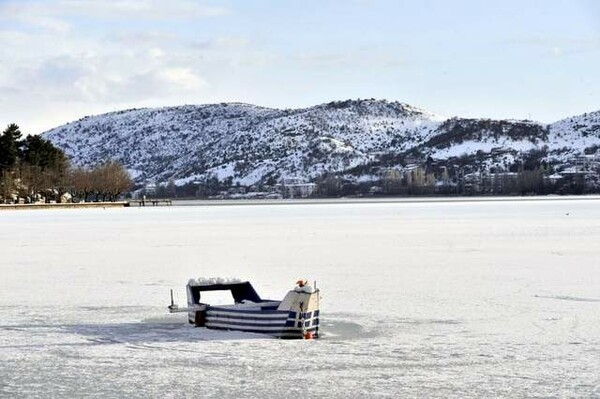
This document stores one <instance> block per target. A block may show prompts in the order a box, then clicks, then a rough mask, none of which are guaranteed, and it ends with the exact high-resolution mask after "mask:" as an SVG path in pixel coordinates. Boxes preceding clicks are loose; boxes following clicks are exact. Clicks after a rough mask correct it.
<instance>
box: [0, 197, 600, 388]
mask: <svg viewBox="0 0 600 399" xmlns="http://www.w3.org/2000/svg"><path fill="white" fill-rule="evenodd" d="M200 276H205V277H213V276H233V277H240V278H244V279H248V280H250V281H252V282H253V283H254V285H255V287H256V289H257V291H258V292H259V294H261V295H262V296H263V297H267V298H273V299H277V298H281V297H283V295H284V294H285V293H286V291H287V290H288V289H291V288H293V285H294V282H295V281H296V280H297V279H299V278H307V279H309V280H314V279H316V280H317V284H318V286H319V287H320V288H321V290H322V302H321V303H322V330H321V332H322V334H323V338H322V339H320V340H315V341H282V340H277V339H270V338H265V337H263V336H260V335H252V334H241V333H237V334H236V333H228V332H217V331H207V330H205V329H195V328H193V327H190V326H189V325H188V324H187V323H186V320H185V316H182V315H168V314H166V306H167V305H168V302H169V289H170V288H173V289H174V290H175V296H176V299H178V300H179V301H178V302H179V303H180V305H181V304H184V302H185V296H184V286H185V283H186V282H187V280H188V279H189V278H190V277H200ZM305 395H306V396H312V397H364V396H404V397H407V396H408V397H460V398H462V397H493V396H504V397H523V396H528V397H531V396H540V397H600V199H591V200H568V199H557V200H550V201H549V200H545V201H485V202H460V201H455V202H422V203H420V202H414V203H413V202H399V203H359V204H353V203H341V204H312V205H302V204H291V205H272V206H271V205H268V206H264V205H263V206H185V207H177V206H174V207H157V208H124V209H106V210H102V209H80V210H39V211H3V212H0V397H44V398H45V397H57V396H60V397H75V396H78V397H79V396H86V397H139V396H146V397H182V396H188V397H190V396H197V397H205V396H214V397H231V396H237V397H273V398H278V397H290V396H305Z"/></svg>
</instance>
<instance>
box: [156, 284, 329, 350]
mask: <svg viewBox="0 0 600 399" xmlns="http://www.w3.org/2000/svg"><path fill="white" fill-rule="evenodd" d="M315 286H316V283H315ZM208 291H229V292H230V293H231V296H232V297H233V302H234V303H233V304H231V305H213V304H208V303H203V302H202V293H203V292H208ZM186 292H187V305H188V306H187V307H186V308H180V307H178V306H177V305H176V304H175V303H174V302H173V290H171V305H170V306H169V307H168V309H169V312H170V313H176V312H187V314H188V321H189V322H190V324H194V325H195V326H196V327H206V328H210V329H216V330H231V331H244V332H252V333H260V334H268V335H272V336H274V337H278V338H297V339H312V338H318V337H319V299H320V293H319V290H318V289H317V288H315V287H313V286H311V285H310V284H309V283H308V282H307V281H306V280H299V281H297V282H296V286H295V287H294V289H292V290H290V291H289V292H288V293H287V294H286V295H285V297H284V298H283V300H281V301H275V300H267V299H261V297H260V296H259V295H258V294H257V293H256V291H255V290H254V287H252V284H250V282H249V281H242V280H239V279H223V278H210V279H205V278H199V279H191V280H189V282H188V284H187V286H186Z"/></svg>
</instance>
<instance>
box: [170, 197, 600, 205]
mask: <svg viewBox="0 0 600 399" xmlns="http://www.w3.org/2000/svg"><path fill="white" fill-rule="evenodd" d="M599 200H600V195H581V196H575V195H573V196H530V197H524V196H510V197H386V198H314V199H313V198H303V199H276V200H268V199H262V200H251V199H249V200H244V199H230V200H201V199H180V200H178V199H173V206H174V207H181V206H236V205H239V206H252V205H259V206H260V205H343V204H394V203H397V204H418V203H432V204H435V203H452V202H456V203H474V202H543V201H599Z"/></svg>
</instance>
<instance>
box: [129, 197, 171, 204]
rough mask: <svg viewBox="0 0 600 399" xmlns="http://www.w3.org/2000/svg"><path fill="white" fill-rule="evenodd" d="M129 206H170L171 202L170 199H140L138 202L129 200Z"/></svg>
mask: <svg viewBox="0 0 600 399" xmlns="http://www.w3.org/2000/svg"><path fill="white" fill-rule="evenodd" d="M129 205H130V206H133V205H137V206H146V205H147V206H159V205H166V206H171V205H173V201H172V200H170V199H157V198H148V199H140V200H130V201H129Z"/></svg>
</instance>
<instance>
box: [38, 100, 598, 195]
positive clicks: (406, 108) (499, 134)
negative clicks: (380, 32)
mask: <svg viewBox="0 0 600 399" xmlns="http://www.w3.org/2000/svg"><path fill="white" fill-rule="evenodd" d="M44 136H45V137H46V138H48V139H49V140H51V141H52V142H53V143H54V144H55V145H57V146H58V147H60V148H62V149H63V150H64V151H65V152H66V153H67V155H68V156H69V157H71V159H72V161H73V163H74V164H76V165H82V166H91V165H95V164H98V163H100V162H102V161H104V160H107V159H114V160H118V161H120V162H122V163H123V164H125V165H126V166H127V168H129V170H130V171H131V172H132V174H133V175H134V178H135V180H136V181H137V182H143V181H147V180H152V181H158V182H164V181H167V180H170V179H173V180H175V181H176V182H177V183H180V184H181V183H185V182H188V181H193V180H201V179H204V178H207V177H211V176H212V177H217V178H218V179H220V180H225V179H227V178H231V181H232V183H237V182H239V183H240V184H242V185H252V184H256V183H273V182H275V181H278V180H279V179H280V178H281V177H299V178H302V179H304V180H308V181H310V180H315V179H317V178H318V177H320V176H322V175H324V174H325V173H335V174H338V175H344V176H346V177H348V178H351V179H356V180H360V179H369V178H370V177H372V176H374V175H377V174H378V173H380V172H381V170H382V168H383V169H385V168H390V167H397V168H402V167H405V166H406V165H407V164H409V163H417V164H419V163H424V162H425V161H426V160H427V161H429V162H431V161H432V160H433V161H435V162H437V163H442V164H443V163H449V164H450V163H456V160H457V159H461V160H463V161H464V160H465V159H467V160H468V159H469V157H471V158H472V160H473V162H477V163H478V167H482V166H483V167H485V168H492V167H494V168H495V169H496V170H509V169H510V168H511V167H512V168H514V167H515V165H517V164H518V163H520V162H524V161H526V160H527V159H530V158H531V156H532V154H533V155H535V157H536V159H537V160H538V161H539V160H544V161H546V162H552V163H554V164H557V165H560V164H561V163H565V162H567V161H568V159H569V158H570V157H574V156H578V155H582V154H596V153H599V154H600V152H599V151H598V150H599V148H600V112H595V113H590V114H584V115H581V116H576V117H572V118H568V119H565V120H562V121H558V122H556V123H553V124H550V125H543V124H539V123H536V122H531V121H515V120H489V119H462V118H450V119H444V118H440V117H438V116H436V115H434V114H432V113H429V112H427V111H424V110H421V109H418V108H415V107H412V106H410V105H407V104H403V103H399V102H389V101H385V100H383V101H378V100H347V101H336V102H331V103H327V104H322V105H318V106H314V107H310V108H304V109H285V110H279V109H270V108H264V107H258V106H254V105H248V104H240V103H227V104H213V105H197V106H196V105H185V106H179V107H166V108H154V109H132V110H125V111H119V112H113V113H108V114H104V115H97V116H92V117H86V118H83V119H81V120H78V121H75V122H72V123H69V124H66V125H64V126H61V127H58V128H55V129H52V130H50V131H48V132H46V133H44Z"/></svg>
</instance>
